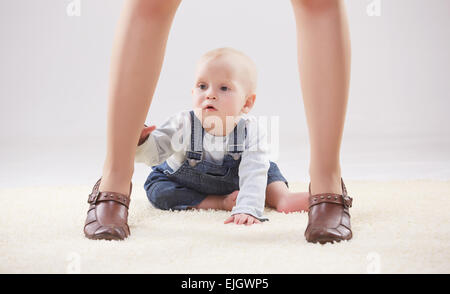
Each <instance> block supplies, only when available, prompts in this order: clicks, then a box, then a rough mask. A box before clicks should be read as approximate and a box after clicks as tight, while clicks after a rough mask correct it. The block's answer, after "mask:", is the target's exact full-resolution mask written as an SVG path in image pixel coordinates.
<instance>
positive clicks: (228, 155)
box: [135, 48, 309, 225]
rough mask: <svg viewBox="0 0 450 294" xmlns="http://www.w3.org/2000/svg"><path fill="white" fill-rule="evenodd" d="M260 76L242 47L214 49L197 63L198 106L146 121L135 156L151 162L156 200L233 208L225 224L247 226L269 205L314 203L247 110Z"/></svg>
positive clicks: (286, 207) (166, 205) (288, 207)
mask: <svg viewBox="0 0 450 294" xmlns="http://www.w3.org/2000/svg"><path fill="white" fill-rule="evenodd" d="M256 80H257V71H256V66H255V64H254V63H253V61H252V60H251V59H250V58H249V57H247V56H246V55H245V54H243V53H242V52H240V51H237V50H235V49H232V48H219V49H215V50H212V51H209V52H207V53H206V54H204V55H203V56H202V57H201V58H200V60H199V61H198V63H197V68H196V74H195V85H194V88H193V89H192V97H193V110H191V111H183V112H180V113H177V114H176V115H173V116H171V117H170V118H169V119H168V120H166V121H165V122H164V123H163V124H162V125H161V126H160V127H159V128H156V127H155V126H150V127H147V126H145V127H144V129H143V130H142V132H141V136H140V140H139V143H138V147H137V149H136V157H135V161H136V162H143V163H145V164H147V165H149V166H152V172H151V173H150V175H149V176H148V178H147V181H146V182H145V185H144V188H145V190H146V192H147V197H148V199H149V200H150V202H151V203H152V205H153V206H154V207H156V208H159V209H164V210H169V209H172V210H183V209H220V210H227V211H231V216H230V217H229V218H227V219H226V220H225V223H233V222H234V223H235V224H246V225H252V224H254V223H260V222H262V221H265V220H267V218H266V217H264V215H263V212H264V207H265V205H266V206H268V207H271V208H275V209H276V210H277V211H281V212H286V213H287V212H294V211H302V210H303V211H306V210H307V209H308V196H309V195H308V193H307V192H303V193H302V192H300V193H292V192H290V191H289V186H288V182H287V181H286V179H285V178H284V177H283V175H282V174H281V172H280V170H279V169H278V167H277V165H276V164H275V163H274V162H271V161H270V160H269V149H268V148H267V134H266V132H265V130H264V127H262V126H261V125H260V124H259V123H258V122H257V120H256V118H255V117H252V116H249V115H248V113H249V112H250V110H251V109H252V108H253V106H254V104H255V99H256V94H255V92H256Z"/></svg>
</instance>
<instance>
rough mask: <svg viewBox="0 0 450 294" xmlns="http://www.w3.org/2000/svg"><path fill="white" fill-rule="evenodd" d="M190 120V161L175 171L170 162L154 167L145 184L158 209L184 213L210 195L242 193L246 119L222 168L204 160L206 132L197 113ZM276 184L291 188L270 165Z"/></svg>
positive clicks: (270, 176) (270, 178) (271, 179)
mask: <svg viewBox="0 0 450 294" xmlns="http://www.w3.org/2000/svg"><path fill="white" fill-rule="evenodd" d="M190 117H191V142H190V143H191V144H190V148H189V150H188V151H187V152H186V160H185V161H184V162H183V164H182V165H181V166H180V167H179V169H177V170H176V171H175V172H174V171H173V170H172V168H171V167H170V166H169V165H168V164H167V161H164V162H163V163H161V164H159V165H156V166H153V167H152V169H153V171H152V172H151V173H150V175H149V176H148V178H147V181H146V182H145V184H144V189H145V191H146V193H147V197H148V199H149V200H150V202H151V204H152V205H153V206H154V207H155V208H159V209H163V210H169V209H172V210H183V209H187V208H189V207H193V206H196V205H198V204H199V203H200V202H202V201H203V199H205V198H206V196H208V195H227V194H230V193H231V192H233V191H236V190H239V163H240V162H241V153H242V152H243V150H244V148H245V140H246V138H247V128H246V127H245V121H244V119H241V120H240V121H239V123H238V124H237V126H236V127H235V128H234V130H233V132H231V133H230V134H229V136H232V137H230V138H229V140H228V146H227V149H226V150H227V151H228V152H227V153H225V156H224V158H223V163H222V165H218V164H216V163H213V162H210V161H208V160H206V159H204V158H203V136H204V132H205V130H204V129H203V127H202V124H201V122H200V120H199V119H198V118H197V117H196V116H195V114H194V112H193V111H190ZM200 133H201V135H200ZM240 134H241V135H240ZM234 142H236V144H233V143H234ZM275 181H283V182H285V183H286V185H287V186H288V182H287V180H286V179H285V178H284V177H283V175H282V174H281V172H280V170H279V169H278V166H277V165H276V164H275V163H274V162H270V168H269V171H268V179H267V185H269V184H270V183H272V182H275ZM288 187H289V186H288Z"/></svg>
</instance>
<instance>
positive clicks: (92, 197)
mask: <svg viewBox="0 0 450 294" xmlns="http://www.w3.org/2000/svg"><path fill="white" fill-rule="evenodd" d="M98 195H100V191H98V190H97V191H96V192H95V193H91V194H89V199H88V203H94V204H95V202H96V201H97V198H98Z"/></svg>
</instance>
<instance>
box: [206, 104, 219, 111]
mask: <svg viewBox="0 0 450 294" xmlns="http://www.w3.org/2000/svg"><path fill="white" fill-rule="evenodd" d="M205 110H206V111H217V109H216V108H215V107H214V106H211V105H209V106H206V107H205Z"/></svg>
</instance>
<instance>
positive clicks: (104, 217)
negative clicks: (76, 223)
mask: <svg viewBox="0 0 450 294" xmlns="http://www.w3.org/2000/svg"><path fill="white" fill-rule="evenodd" d="M100 181H101V178H100V179H99V180H98V181H97V183H96V184H95V185H94V188H93V189H92V193H91V194H89V198H88V203H89V204H90V206H89V210H88V212H87V217H86V222H85V224H84V235H85V236H86V237H87V238H89V239H94V240H123V239H125V238H126V237H128V236H129V235H130V228H129V227H128V224H127V221H128V207H129V205H130V196H131V189H132V184H131V183H130V193H129V194H128V195H124V194H120V193H116V192H99V191H98V188H99V186H100Z"/></svg>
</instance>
